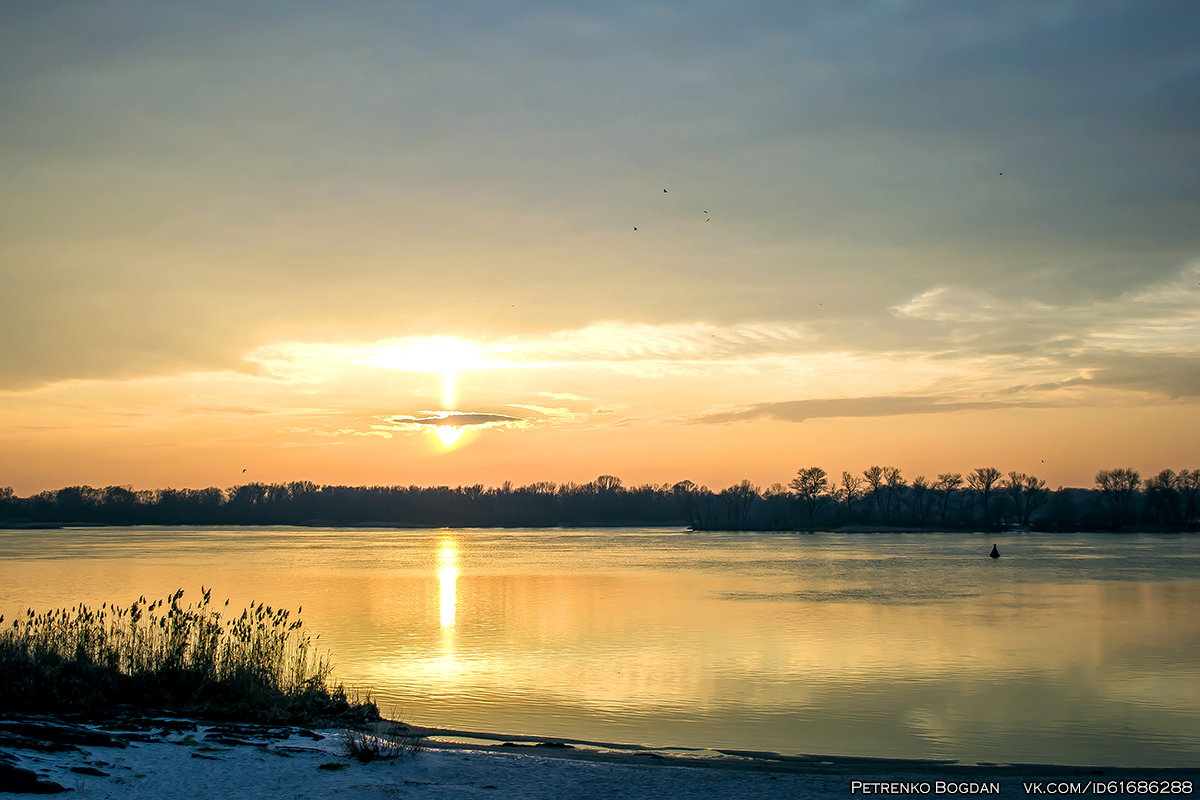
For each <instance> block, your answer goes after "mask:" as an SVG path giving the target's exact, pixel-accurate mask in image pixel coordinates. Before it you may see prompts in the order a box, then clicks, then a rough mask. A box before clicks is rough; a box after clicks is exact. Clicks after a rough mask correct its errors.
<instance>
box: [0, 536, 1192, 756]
mask: <svg viewBox="0 0 1200 800" xmlns="http://www.w3.org/2000/svg"><path fill="white" fill-rule="evenodd" d="M993 541H995V542H997V543H998V545H999V548H1000V551H1001V553H1002V554H1003V557H1002V558H1000V559H999V560H997V561H993V560H991V559H989V558H987V557H986V554H987V551H988V549H989V548H990V547H991V544H992V542H993ZM201 584H204V585H206V586H212V587H214V598H222V599H223V598H225V597H229V598H232V603H231V606H241V605H244V604H246V603H248V602H249V601H251V600H265V601H266V602H268V603H269V604H271V605H276V606H278V605H283V606H288V607H292V608H295V607H296V606H299V605H303V607H304V611H303V617H304V619H305V620H306V624H307V625H309V626H310V627H312V628H313V629H315V630H317V631H320V632H321V633H322V637H321V642H323V643H325V644H326V645H327V647H328V648H329V650H330V651H331V652H332V654H333V657H334V662H335V665H336V669H337V677H338V678H340V679H341V680H343V681H345V682H346V683H347V685H350V686H357V687H369V689H370V691H371V693H372V695H373V696H374V697H375V698H376V699H377V700H378V701H379V703H380V706H381V708H382V709H383V710H384V711H385V712H390V713H391V714H392V715H394V716H399V717H401V718H404V719H407V720H410V721H413V722H416V723H421V724H427V725H437V726H443V727H455V728H464V729H469V730H487V731H496V732H503V733H509V734H517V733H530V734H536V735H547V736H563V737H574V738H581V739H590V740H599V741H614V742H626V743H640V744H651V745H657V746H694V747H736V748H745V749H765V750H775V751H780V752H785V753H832V754H843V755H872V756H898V757H934V758H956V759H961V760H964V761H981V760H982V761H1035V762H1056V763H1085V764H1111V765H1122V764H1124V765H1135V766H1196V765H1200V617H1198V611H1200V538H1198V537H1195V536H1193V537H1188V536H1165V535H1164V536H1154V535H1125V536H1112V535H1103V534H1090V535H1066V536H1063V535H1053V536H1051V535H1038V534H1013V535H997V536H987V537H982V536H979V535H964V534H875V535H864V534H836V533H825V534H815V535H779V534H690V533H685V532H682V531H674V530H657V529H650V530H632V529H626V530H577V531H563V530H508V531H494V530H400V531H396V530H329V529H308V528H305V529H288V528H252V529H236V530H211V529H187V528H182V529H180V528H172V529H159V528H127V529H113V528H110V529H90V530H89V529H82V530H64V531H0V613H4V614H6V615H8V616H9V617H10V618H11V616H12V614H13V613H14V612H20V611H22V610H23V609H24V608H25V607H26V606H32V607H34V608H37V609H39V610H41V609H46V608H50V607H61V606H68V605H71V604H74V603H77V602H80V601H82V602H86V603H89V604H96V605H98V604H99V603H100V602H101V601H105V600H108V601H116V602H119V603H128V602H129V601H130V600H132V599H134V598H136V597H137V596H138V595H140V594H145V595H147V597H151V596H162V595H165V594H167V593H168V592H171V591H173V590H175V589H176V588H179V587H183V588H184V589H185V590H187V594H186V595H185V599H186V598H187V597H191V598H193V599H195V598H196V597H197V596H198V593H199V587H200V585H201Z"/></svg>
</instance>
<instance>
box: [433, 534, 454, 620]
mask: <svg viewBox="0 0 1200 800" xmlns="http://www.w3.org/2000/svg"><path fill="white" fill-rule="evenodd" d="M457 581H458V544H457V543H455V542H454V541H453V540H450V539H447V540H444V541H443V542H442V546H441V549H440V550H439V551H438V585H439V587H440V588H441V604H440V605H441V612H442V615H441V616H442V628H444V629H449V628H453V627H454V613H455V605H456V603H457V593H456V588H457V587H456V586H455V584H456V582H457Z"/></svg>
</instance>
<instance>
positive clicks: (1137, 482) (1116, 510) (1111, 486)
mask: <svg viewBox="0 0 1200 800" xmlns="http://www.w3.org/2000/svg"><path fill="white" fill-rule="evenodd" d="M1141 485H1142V476H1141V475H1139V474H1138V473H1137V470H1133V469H1128V468H1122V467H1118V468H1117V469H1102V470H1100V471H1099V472H1097V473H1096V487H1097V488H1098V489H1100V491H1101V492H1103V494H1104V500H1105V502H1106V503H1107V504H1108V510H1109V514H1110V515H1111V519H1112V526H1113V530H1120V529H1121V528H1122V526H1124V525H1125V523H1126V521H1127V520H1128V519H1129V510H1130V508H1131V507H1132V505H1133V495H1134V493H1135V492H1137V490H1138V487H1139V486H1141Z"/></svg>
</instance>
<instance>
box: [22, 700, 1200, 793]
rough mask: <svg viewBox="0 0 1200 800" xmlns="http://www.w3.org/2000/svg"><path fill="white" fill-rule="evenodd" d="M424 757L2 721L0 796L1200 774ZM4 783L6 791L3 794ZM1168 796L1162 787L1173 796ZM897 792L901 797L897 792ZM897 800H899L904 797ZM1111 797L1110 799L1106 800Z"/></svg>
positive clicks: (464, 742) (447, 749)
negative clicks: (362, 757)
mask: <svg viewBox="0 0 1200 800" xmlns="http://www.w3.org/2000/svg"><path fill="white" fill-rule="evenodd" d="M413 731H414V732H415V733H421V734H427V738H425V740H424V746H423V749H422V750H421V751H420V752H418V753H416V754H415V755H410V756H405V757H401V758H396V759H394V760H376V761H371V762H369V763H361V762H359V761H357V760H355V759H353V758H351V757H349V756H347V755H346V746H345V740H346V736H347V735H348V734H347V731H346V730H343V729H335V728H316V729H310V728H303V727H296V726H262V725H245V724H237V723H232V724H231V723H222V724H217V723H208V722H200V721H196V720H192V719H186V718H176V717H168V716H157V717H156V716H146V717H141V718H137V719H126V720H124V721H119V722H110V723H104V724H97V723H81V722H78V721H74V722H72V721H68V720H64V719H58V718H52V717H12V716H9V717H6V718H4V719H0V791H6V790H7V791H14V790H16V791H20V790H21V789H20V787H19V786H18V785H17V784H18V783H19V781H20V780H25V781H27V782H28V783H27V785H26V788H25V791H32V792H38V793H42V792H49V791H71V790H74V791H77V792H80V793H83V794H84V795H85V796H87V797H92V798H112V799H113V800H117V799H118V798H120V799H121V800H134V799H135V798H139V799H140V798H156V800H204V799H205V798H226V797H237V798H239V800H259V799H260V798H261V800H267V799H268V798H271V799H272V800H274V799H275V798H289V799H291V800H317V799H318V798H348V799H351V800H357V799H360V798H361V799H362V800H366V799H367V798H382V797H396V796H402V797H405V798H415V799H416V800H441V799H442V798H476V797H478V798H492V799H493V800H497V799H499V798H504V799H507V798H526V799H527V800H551V799H552V798H553V799H555V800H557V798H587V797H595V798H601V797H625V798H643V797H645V798H651V797H686V798H700V799H701V800H704V799H706V798H713V799H714V800H715V799H716V798H730V797H733V798H739V799H742V798H744V799H746V800H754V799H755V798H795V799H799V800H804V799H805V798H810V799H811V800H823V799H824V798H833V797H846V796H848V795H851V794H865V793H868V791H869V790H871V789H874V790H875V791H873V792H870V793H880V792H881V791H883V790H884V789H893V790H895V789H901V790H908V791H907V793H909V794H920V793H924V787H925V785H926V784H928V789H929V793H933V792H936V791H937V790H938V789H942V790H943V793H954V794H960V795H963V794H966V795H984V794H993V793H999V794H1003V795H1009V796H1012V795H1023V794H1026V793H1027V792H1026V787H1025V786H1023V784H1024V783H1027V782H1037V783H1039V784H1041V785H1047V784H1048V783H1050V782H1055V783H1057V782H1062V781H1069V782H1072V783H1083V784H1086V783H1087V782H1088V781H1093V782H1104V783H1106V784H1107V783H1108V782H1112V781H1129V780H1157V781H1163V780H1165V781H1168V782H1171V781H1174V782H1177V784H1178V786H1179V788H1180V791H1178V792H1175V793H1176V794H1178V793H1184V794H1187V793H1189V792H1186V791H1182V789H1183V787H1184V786H1185V785H1186V784H1185V783H1184V782H1187V781H1191V784H1190V785H1191V786H1192V789H1193V791H1194V789H1195V786H1196V781H1197V779H1198V778H1200V769H1198V770H1183V769H1156V770H1142V769H1129V768H1103V767H1067V766H1053V765H1029V764H1025V765H1002V764H980V765H964V764H957V763H954V762H947V761H909V760H898V759H871V758H847V757H824V756H781V755H778V754H774V753H762V752H758V753H750V752H735V751H725V752H720V751H702V752H701V751H691V752H688V751H658V750H650V749H645V748H639V747H631V746H621V745H615V744H609V745H606V744H603V743H588V744H587V745H583V744H570V743H566V742H560V741H547V740H540V739H536V738H533V737H506V736H502V735H497V734H483V733H471V732H463V731H436V730H430V729H424V730H417V729H413ZM4 781H7V782H8V783H7V785H6V784H5V783H4ZM1168 785H1169V784H1168ZM893 793H895V792H893ZM900 793H906V792H904V791H901V792H900ZM1108 793H1113V792H1108Z"/></svg>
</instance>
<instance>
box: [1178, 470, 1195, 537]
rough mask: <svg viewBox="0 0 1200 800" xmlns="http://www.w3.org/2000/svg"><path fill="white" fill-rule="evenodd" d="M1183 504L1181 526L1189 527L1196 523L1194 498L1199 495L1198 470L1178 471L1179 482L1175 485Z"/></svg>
mask: <svg viewBox="0 0 1200 800" xmlns="http://www.w3.org/2000/svg"><path fill="white" fill-rule="evenodd" d="M1176 486H1177V488H1178V491H1179V496H1180V499H1181V502H1182V504H1183V513H1182V515H1181V516H1182V517H1183V524H1184V525H1190V524H1192V523H1193V522H1195V521H1196V513H1197V503H1196V497H1197V495H1200V469H1193V470H1186V469H1181V470H1179V480H1178V482H1177V484H1176Z"/></svg>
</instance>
